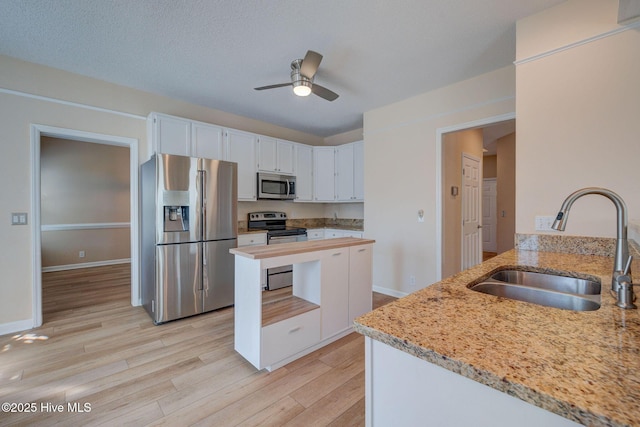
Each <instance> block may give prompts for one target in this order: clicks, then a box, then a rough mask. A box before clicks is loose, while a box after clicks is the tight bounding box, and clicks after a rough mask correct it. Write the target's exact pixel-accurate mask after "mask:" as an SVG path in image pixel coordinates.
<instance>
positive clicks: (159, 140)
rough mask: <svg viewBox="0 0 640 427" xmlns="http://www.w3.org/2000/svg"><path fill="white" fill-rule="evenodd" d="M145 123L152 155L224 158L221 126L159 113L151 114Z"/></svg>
mask: <svg viewBox="0 0 640 427" xmlns="http://www.w3.org/2000/svg"><path fill="white" fill-rule="evenodd" d="M148 120H149V124H150V127H151V153H164V154H175V155H178V156H189V157H204V158H206V159H216V160H222V159H224V153H223V138H222V135H223V130H222V128H221V127H220V126H216V125H211V124H208V123H201V122H194V121H193V120H187V119H183V118H180V117H174V116H168V115H166V114H159V113H152V114H150V115H149V119H148Z"/></svg>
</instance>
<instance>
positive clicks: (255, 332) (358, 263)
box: [230, 237, 375, 371]
mask: <svg viewBox="0 0 640 427" xmlns="http://www.w3.org/2000/svg"><path fill="white" fill-rule="evenodd" d="M374 242H375V241H374V240H368V239H359V238H353V237H344V238H336V239H327V240H315V241H306V242H292V243H284V244H280V245H263V246H246V247H239V248H235V249H231V250H230V252H231V253H232V254H234V255H235V305H234V315H235V331H234V332H235V350H236V351H237V352H238V353H240V354H241V355H242V356H243V357H244V358H245V359H247V360H248V361H249V362H250V363H251V364H252V365H253V366H255V367H256V368H258V369H267V370H268V371H271V370H273V369H277V368H278V367H280V366H283V365H285V364H286V363H289V362H291V361H293V360H295V359H297V358H299V357H301V356H304V355H305V354H308V353H310V352H312V351H314V350H316V349H318V348H320V347H322V346H325V345H327V344H329V343H331V342H333V341H335V340H337V339H339V338H341V337H343V336H345V335H347V334H348V333H350V332H351V331H352V324H353V319H354V318H356V317H358V316H361V315H362V314H364V313H367V312H369V311H371V295H372V273H371V262H372V249H373V243H374ZM290 264H291V265H293V288H292V295H290V296H288V297H286V298H283V299H281V300H277V301H275V302H268V301H266V300H265V301H263V293H264V292H269V291H263V290H262V285H261V280H260V278H261V272H262V270H265V269H267V268H272V267H279V266H284V265H290Z"/></svg>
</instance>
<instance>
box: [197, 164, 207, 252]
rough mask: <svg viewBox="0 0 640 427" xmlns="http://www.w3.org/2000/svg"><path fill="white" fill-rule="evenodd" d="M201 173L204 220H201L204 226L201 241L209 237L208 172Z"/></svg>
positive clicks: (202, 171)
mask: <svg viewBox="0 0 640 427" xmlns="http://www.w3.org/2000/svg"><path fill="white" fill-rule="evenodd" d="M198 173H199V175H200V176H199V179H200V189H201V193H200V194H201V196H202V200H201V203H202V219H201V224H202V235H201V236H200V240H204V239H205V236H206V235H207V188H206V187H207V171H206V170H200V171H198Z"/></svg>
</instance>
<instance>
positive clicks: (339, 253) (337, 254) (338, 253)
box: [331, 252, 342, 256]
mask: <svg viewBox="0 0 640 427" xmlns="http://www.w3.org/2000/svg"><path fill="white" fill-rule="evenodd" d="M340 255H342V252H337V253H335V254H333V255H331V256H340Z"/></svg>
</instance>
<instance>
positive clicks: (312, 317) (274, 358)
mask: <svg viewBox="0 0 640 427" xmlns="http://www.w3.org/2000/svg"><path fill="white" fill-rule="evenodd" d="M318 341H320V309H316V310H312V311H308V312H306V313H303V314H300V315H298V316H294V317H290V318H288V319H285V320H282V321H280V322H277V323H273V324H271V325H267V326H264V327H263V328H262V357H261V359H262V363H263V364H264V365H265V366H270V365H272V364H274V363H276V362H278V361H280V360H283V359H286V358H287V357H289V356H291V355H292V354H296V353H297V352H299V351H300V350H304V349H305V348H307V347H310V346H312V345H313V344H315V343H317V342H318Z"/></svg>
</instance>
